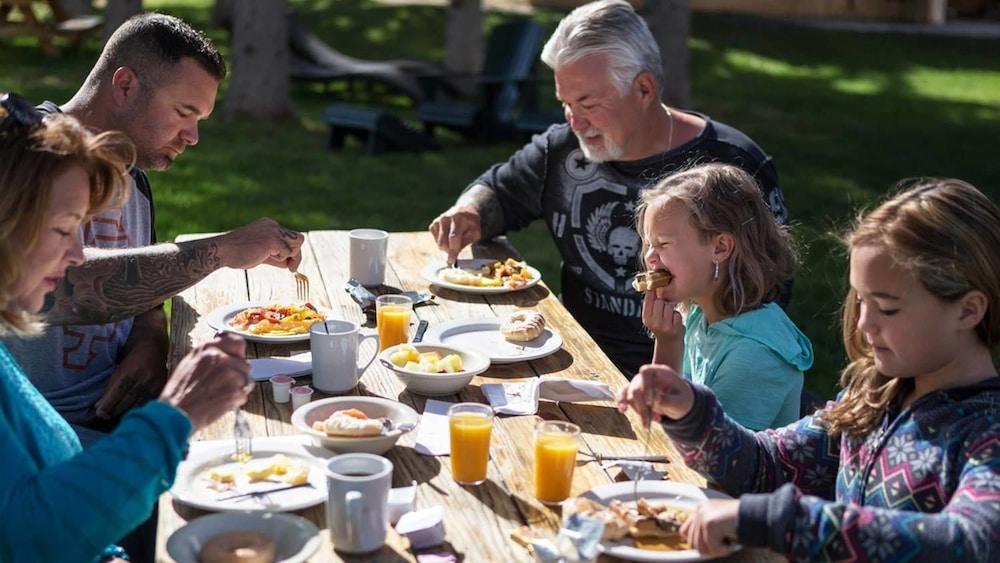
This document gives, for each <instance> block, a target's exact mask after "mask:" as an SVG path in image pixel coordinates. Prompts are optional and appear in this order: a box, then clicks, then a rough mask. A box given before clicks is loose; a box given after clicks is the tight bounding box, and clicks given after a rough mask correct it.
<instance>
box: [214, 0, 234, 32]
mask: <svg viewBox="0 0 1000 563" xmlns="http://www.w3.org/2000/svg"><path fill="white" fill-rule="evenodd" d="M210 21H211V22H212V25H214V26H215V27H221V28H222V29H225V30H227V31H232V29H233V1H232V0H215V4H213V5H212V17H211V19H210Z"/></svg>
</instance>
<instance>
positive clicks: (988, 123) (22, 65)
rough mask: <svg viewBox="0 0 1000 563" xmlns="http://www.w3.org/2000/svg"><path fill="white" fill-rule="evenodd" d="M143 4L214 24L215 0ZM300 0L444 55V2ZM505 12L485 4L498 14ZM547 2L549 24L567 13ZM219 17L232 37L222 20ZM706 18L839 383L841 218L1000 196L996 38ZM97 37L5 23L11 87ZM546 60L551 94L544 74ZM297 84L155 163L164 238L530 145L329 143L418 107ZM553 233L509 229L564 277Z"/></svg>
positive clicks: (372, 197)
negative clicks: (783, 217)
mask: <svg viewBox="0 0 1000 563" xmlns="http://www.w3.org/2000/svg"><path fill="white" fill-rule="evenodd" d="M145 5H146V7H147V8H156V9H159V10H161V11H165V12H169V13H174V14H176V15H179V16H181V17H184V18H185V19H188V20H189V21H192V22H193V23H195V24H196V25H197V26H198V27H202V28H206V27H208V24H207V20H208V7H209V6H210V2H209V1H208V0H198V1H195V0H187V1H178V0H175V1H167V0H157V1H152V0H147V1H146V2H145ZM293 5H294V6H296V7H297V8H298V9H299V10H300V12H303V13H304V14H305V16H304V18H303V21H306V22H308V26H309V27H310V28H311V29H313V30H314V31H315V32H317V33H318V34H319V35H321V36H322V37H323V38H324V39H325V40H327V41H328V42H329V43H330V44H331V45H333V46H335V47H336V48H338V49H340V50H342V51H344V52H347V53H349V54H351V55H355V56H359V57H367V58H392V57H411V58H425V59H440V57H441V56H442V50H443V47H442V43H443V41H442V39H441V38H442V37H443V29H444V14H443V10H442V9H441V8H436V7H428V6H411V7H399V6H391V7H390V6H384V5H380V4H375V3H373V2H370V1H366V0H353V1H346V0H345V1H316V2H304V1H297V2H293ZM504 17H506V16H504V15H502V14H490V15H489V17H488V19H487V23H488V25H494V24H495V23H496V22H498V21H501V20H502V19H503V18H504ZM536 17H538V18H539V19H540V20H541V21H543V22H544V23H545V24H546V25H547V26H548V27H549V28H550V29H551V28H553V27H554V25H555V22H556V21H558V18H559V17H560V14H558V13H555V12H543V13H540V14H537V15H536ZM211 35H212V36H213V37H214V38H216V40H217V41H218V42H219V43H220V44H221V45H226V42H227V38H226V35H225V33H224V32H222V31H220V30H211ZM693 35H694V36H693V38H692V39H691V42H690V46H691V49H692V61H691V71H692V80H693V89H694V93H695V94H694V95H695V108H696V109H698V110H699V111H702V112H705V113H707V114H709V115H711V116H712V117H713V118H715V119H718V120H721V121H725V122H728V123H730V124H732V125H735V126H737V127H739V128H740V129H742V130H743V131H745V132H746V133H748V134H749V135H750V136H752V137H753V138H754V139H755V140H757V141H758V143H760V144H761V145H762V146H763V147H764V148H765V150H767V151H768V152H769V153H770V154H771V155H772V156H773V157H774V159H775V161H776V163H777V165H778V170H779V173H780V175H781V180H782V185H783V188H784V190H785V195H786V197H787V200H788V203H789V205H790V208H791V211H792V215H793V219H794V220H795V222H796V234H797V240H798V241H799V244H800V247H801V248H800V250H801V254H802V259H803V263H802V266H801V269H800V271H799V273H798V277H797V281H796V285H795V294H794V298H793V302H792V306H791V308H790V314H791V315H792V317H793V319H794V320H795V321H796V322H797V323H798V324H799V325H800V326H801V327H802V329H803V330H804V331H805V332H806V333H807V334H808V335H809V336H810V337H811V338H812V340H813V343H814V346H815V349H816V366H815V367H814V369H813V370H812V372H810V373H809V374H807V376H806V382H807V386H808V387H809V388H810V389H811V390H813V391H814V392H816V393H818V394H820V395H822V396H825V397H832V395H833V393H834V392H835V382H836V376H837V371H838V370H839V368H840V367H841V366H842V364H843V353H842V346H841V344H840V338H839V327H838V307H839V304H840V299H841V296H842V294H843V290H844V284H845V280H846V273H845V269H844V264H845V260H844V258H843V256H842V253H841V252H840V250H839V248H838V246H837V244H836V242H835V240H834V238H833V237H831V236H829V234H830V233H832V232H835V231H837V230H838V229H840V228H842V227H843V226H844V225H846V223H847V222H848V220H849V219H850V217H851V216H852V214H853V213H854V211H855V210H857V209H858V208H859V207H860V206H863V205H867V204H870V203H871V202H873V201H874V200H875V199H876V198H878V197H879V196H881V195H882V194H884V193H886V191H887V190H888V188H889V187H890V186H891V185H892V184H893V183H894V182H896V181H897V180H899V179H901V178H904V177H912V176H918V175H945V176H957V177H960V178H963V179H966V180H968V181H971V182H972V183H974V184H976V185H977V186H979V187H980V188H982V189H984V190H985V191H987V192H988V193H990V194H991V195H992V196H993V197H994V198H998V197H1000V188H998V186H997V181H998V178H1000V163H998V162H1000V159H998V157H997V152H996V151H997V149H996V146H997V138H998V137H1000V58H998V57H996V53H997V52H1000V41H995V40H994V41H989V40H957V39H942V38H930V37H914V36H900V35H858V34H850V33H840V32H826V31H817V30H812V29H798V28H790V27H785V26H780V27H779V26H771V25H765V24H762V23H759V22H755V21H753V20H750V21H748V20H745V19H744V20H737V19H731V18H727V17H722V16H708V15H701V14H698V15H696V16H695V18H694V33H693ZM96 53H97V45H96V43H93V42H92V43H91V44H89V45H88V46H87V47H86V48H85V49H84V50H83V51H82V52H79V53H73V52H67V53H64V54H63V55H62V56H61V57H59V58H56V59H48V58H45V57H42V56H41V55H39V54H38V51H37V48H36V46H35V45H34V43H33V42H32V41H30V40H24V39H19V40H11V39H2V40H0V90H6V89H9V90H14V91H19V92H21V93H23V94H25V95H27V96H28V97H30V98H31V99H33V100H38V101H40V100H43V99H51V100H54V101H57V102H63V101H65V100H67V99H68V98H69V96H70V95H71V94H72V93H73V91H74V90H75V88H76V85H77V84H78V83H79V82H81V81H82V79H83V78H84V76H85V75H86V72H87V71H88V70H89V67H90V64H91V63H92V61H93V59H94V58H95V56H96ZM539 76H540V77H542V88H543V90H544V91H545V92H546V94H545V96H546V97H551V78H550V76H549V74H548V73H547V72H544V71H543V72H540V73H539ZM223 95H224V94H223ZM293 95H294V99H295V103H296V105H297V108H298V110H299V116H300V119H299V120H298V121H295V122H290V123H282V124H256V123H228V124H227V123H223V122H222V121H221V120H220V119H218V118H212V119H211V120H209V121H208V122H207V123H206V124H205V125H204V127H203V129H202V135H201V143H200V144H199V146H198V147H195V148H193V149H191V150H190V151H189V152H188V153H185V155H184V157H183V158H182V159H181V160H179V161H178V162H177V164H176V165H175V166H174V168H173V169H171V170H170V172H168V173H165V174H155V175H153V176H152V181H153V185H154V191H155V196H156V202H157V230H158V233H159V235H160V237H161V239H164V240H165V239H169V238H172V237H174V236H175V235H177V234H179V233H186V232H198V231H215V230H222V229H226V228H227V227H232V226H235V225H238V224H242V223H245V222H248V221H250V220H252V219H253V218H255V217H258V216H260V215H269V216H271V217H275V218H277V219H278V220H280V221H282V222H283V223H286V224H288V225H290V226H292V227H295V228H299V229H303V230H307V229H321V228H337V229H344V228H351V227H358V226H371V227H381V228H386V229H391V230H419V229H423V228H425V227H426V226H427V223H428V222H429V221H430V220H431V219H432V218H433V217H434V216H435V215H436V214H437V213H438V212H439V211H440V210H442V209H444V208H445V207H447V206H448V205H449V204H450V203H451V202H452V201H453V200H454V197H455V195H456V194H457V192H458V191H459V190H460V189H461V188H463V187H464V186H465V185H466V184H467V182H468V181H470V180H471V179H473V178H475V177H476V176H477V175H478V174H479V173H480V172H482V171H483V170H484V169H485V168H486V167H487V166H489V165H490V164H492V163H493V162H496V161H498V160H502V159H505V158H506V157H507V156H508V155H509V154H510V153H511V152H512V151H513V150H515V149H516V148H517V146H519V145H518V144H517V143H514V142H510V143H501V144H496V145H489V146H469V145H467V144H465V143H463V142H461V141H460V140H459V139H458V138H454V137H453V138H450V139H448V140H447V148H446V150H444V151H440V152H429V153H423V154H390V155H384V156H379V157H370V156H367V155H365V154H364V153H363V151H362V150H361V147H360V145H358V144H352V145H350V146H348V147H347V148H346V149H344V150H341V151H337V152H331V151H329V150H326V149H325V147H324V144H325V139H326V131H325V129H324V128H323V126H322V123H321V122H320V115H321V112H322V109H323V107H324V106H325V105H326V104H327V103H328V102H330V101H331V100H334V99H336V100H352V101H354V102H360V103H380V104H386V105H389V106H391V107H393V108H394V111H398V112H400V113H403V114H405V113H406V112H407V111H409V110H410V109H411V108H409V107H408V106H407V105H406V102H405V100H402V99H400V98H395V97H392V96H386V95H383V94H380V93H379V92H378V91H375V92H372V91H369V90H362V91H361V92H360V93H359V92H357V91H355V92H354V93H353V94H352V93H351V91H349V90H348V88H347V87H346V86H345V85H341V86H339V88H338V89H335V90H334V91H333V92H332V93H331V92H323V91H321V89H319V88H315V87H307V86H302V85H296V86H295V87H294V90H293ZM548 103H550V104H552V106H551V107H553V108H554V107H555V105H554V102H552V101H550V102H548ZM220 104H221V101H220ZM547 237H548V235H547V232H546V231H545V229H544V227H543V226H542V225H541V224H538V225H536V226H535V227H534V228H532V229H531V230H530V231H529V232H525V233H518V234H515V235H514V236H513V239H514V241H515V244H517V246H518V247H519V248H520V249H521V250H522V251H523V252H524V254H525V255H526V256H527V257H528V258H529V260H531V261H532V262H534V263H537V264H539V265H540V266H541V268H542V270H543V273H544V275H545V278H546V281H547V282H549V283H550V285H553V286H556V287H558V283H559V277H558V257H557V256H556V254H555V252H554V250H553V247H552V246H551V244H549V243H548V242H547Z"/></svg>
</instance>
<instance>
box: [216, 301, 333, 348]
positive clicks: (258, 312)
mask: <svg viewBox="0 0 1000 563" xmlns="http://www.w3.org/2000/svg"><path fill="white" fill-rule="evenodd" d="M327 317H329V314H328V312H323V311H320V310H319V309H317V308H316V307H315V306H314V305H313V304H312V303H298V304H293V303H260V302H252V303H235V304H233V305H226V306H223V307H219V308H218V309H215V310H214V311H212V312H211V313H209V314H208V325H209V326H210V327H212V328H214V329H215V330H219V331H226V332H233V333H236V334H239V335H240V336H242V337H243V338H245V339H247V340H250V341H253V342H268V343H272V344H280V343H285V342H308V341H309V327H310V326H312V324H313V323H318V322H320V321H323V320H326V319H327Z"/></svg>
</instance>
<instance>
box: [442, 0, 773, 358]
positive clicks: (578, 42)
mask: <svg viewBox="0 0 1000 563" xmlns="http://www.w3.org/2000/svg"><path fill="white" fill-rule="evenodd" d="M542 61H543V62H545V64H546V65H548V66H549V67H550V68H552V69H553V71H554V73H555V82H556V97H557V98H558V99H559V101H560V102H561V103H562V105H563V108H564V111H565V115H566V123H565V124H560V125H554V126H552V127H551V128H549V130H548V131H546V132H545V133H542V134H541V135H536V136H535V137H534V138H533V139H532V140H531V142H530V143H528V144H527V145H525V146H524V147H523V148H522V149H521V150H519V151H518V152H516V153H515V154H514V155H513V156H512V157H511V158H510V159H509V160H508V161H507V162H505V163H500V164H496V165H494V166H492V167H491V168H490V169H489V170H487V171H486V172H485V173H484V174H483V175H482V176H480V177H479V178H477V179H476V180H475V181H474V182H473V183H472V184H471V185H470V186H469V187H468V188H466V190H465V191H464V192H463V194H462V195H461V196H460V197H459V199H458V201H457V202H456V203H455V205H454V206H452V207H451V208H450V209H448V210H447V211H445V212H444V213H442V214H441V215H440V216H438V217H437V218H436V219H435V220H434V222H433V223H431V225H430V230H431V233H432V234H433V235H434V237H435V239H436V241H437V244H438V246H439V247H440V248H441V249H442V250H443V251H445V252H447V253H448V260H449V262H450V261H452V260H453V259H454V258H455V257H456V256H457V255H458V253H459V251H460V250H461V249H462V248H464V247H465V246H467V245H469V244H472V243H474V242H477V241H479V240H482V239H489V238H492V237H494V236H497V235H499V234H502V233H505V232H507V231H511V230H517V229H520V228H523V227H525V226H527V225H528V224H529V223H531V222H532V221H534V220H535V219H539V218H542V219H544V220H545V222H546V224H547V225H548V227H549V231H550V232H551V233H552V236H553V237H554V240H555V242H556V246H557V247H558V248H559V252H560V254H561V255H562V260H563V265H562V296H561V297H562V301H563V304H564V305H565V306H566V308H567V309H568V310H569V311H570V312H571V313H572V314H573V316H574V317H575V318H576V319H577V320H578V321H579V322H580V324H581V325H583V327H584V328H585V329H586V330H587V331H588V332H589V333H590V335H591V336H592V337H593V338H594V340H596V341H597V343H598V344H599V345H600V346H601V348H602V349H603V350H604V352H605V353H607V354H608V356H609V357H610V358H611V359H612V360H613V361H614V362H615V364H616V365H617V366H618V367H619V368H620V369H621V370H622V371H623V372H624V373H625V374H626V375H627V376H629V377H631V376H632V374H634V373H635V372H636V371H637V370H638V368H639V366H640V365H642V364H644V363H648V362H649V361H650V359H651V358H652V351H653V346H652V342H651V341H650V339H649V337H648V336H647V332H646V330H645V328H644V327H643V325H642V296H641V295H640V294H638V293H636V292H634V291H632V290H631V287H630V282H631V279H632V277H633V275H634V274H635V273H636V270H637V269H639V268H640V267H641V258H642V257H641V254H640V251H641V248H640V244H639V243H638V237H637V236H636V237H634V238H632V239H629V238H626V237H623V236H622V233H623V229H628V230H630V231H632V229H634V220H635V219H634V210H635V205H636V201H637V200H638V196H639V193H640V192H641V191H642V190H644V189H647V188H649V187H652V186H653V185H654V184H655V183H656V181H657V180H658V179H659V178H662V177H663V176H664V175H668V174H671V173H674V172H676V171H678V170H680V169H683V168H684V167H686V166H690V165H692V164H695V163H704V162H722V163H727V164H733V165H736V166H739V167H741V168H743V169H745V170H747V171H748V172H750V173H751V174H752V175H753V176H754V177H755V178H756V179H757V181H758V183H759V184H760V186H761V189H762V190H763V191H764V196H765V200H766V201H767V202H768V204H769V206H770V208H771V211H772V212H773V213H774V214H775V216H776V217H777V218H778V219H779V221H780V222H782V223H785V222H787V220H788V212H787V210H786V208H785V203H784V197H783V195H782V193H781V189H780V188H779V187H778V177H777V171H776V170H775V168H774V165H773V163H772V162H771V158H770V157H769V156H767V154H765V153H764V151H763V150H761V148H760V147H758V146H757V145H756V144H755V143H754V142H753V141H752V140H751V139H750V138H749V137H747V136H746V135H744V134H743V133H741V132H740V131H738V130H736V129H734V128H732V127H729V126H728V125H725V124H722V123H719V122H717V121H713V120H712V119H711V118H709V117H708V116H706V115H704V114H700V113H696V112H691V111H682V110H679V109H676V108H670V107H667V106H666V105H664V104H663V103H661V102H660V92H661V89H662V85H663V76H662V72H663V71H662V68H663V67H662V64H661V61H660V52H659V49H658V48H657V45H656V42H655V40H654V39H653V36H652V34H651V33H650V31H649V28H648V27H647V25H646V23H645V21H643V19H642V18H641V17H640V16H639V15H638V14H636V13H635V11H634V10H633V9H632V7H631V6H630V5H629V4H628V3H627V2H624V1H623V0H601V1H599V2H593V3H590V4H586V5H584V6H581V7H580V8H577V9H576V10H574V11H573V12H571V13H570V14H569V15H568V16H566V17H565V18H564V19H563V20H562V21H561V22H560V23H559V26H558V28H557V29H556V31H555V33H553V34H552V37H551V38H549V40H548V42H547V43H546V45H545V48H544V49H543V51H542ZM632 232H634V231H632Z"/></svg>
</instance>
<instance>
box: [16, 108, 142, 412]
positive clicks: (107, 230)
mask: <svg viewBox="0 0 1000 563" xmlns="http://www.w3.org/2000/svg"><path fill="white" fill-rule="evenodd" d="M39 109H40V110H42V111H43V112H46V113H55V112H57V111H58V107H56V106H55V104H51V103H50V102H46V103H45V104H42V105H41V106H39ZM131 174H132V190H131V193H130V194H129V197H128V200H127V201H126V202H125V205H124V207H122V208H119V209H110V210H107V211H104V212H101V213H99V214H97V215H95V216H94V217H93V218H92V219H91V220H90V221H89V222H88V223H86V224H85V225H84V226H83V228H82V229H81V236H82V238H83V245H84V246H86V247H96V248H133V247H137V246H147V245H150V244H153V243H154V242H156V237H155V234H154V231H153V201H152V194H151V192H150V189H149V180H148V179H147V178H146V175H145V174H144V173H143V172H142V171H141V170H139V169H133V171H132V173H131ZM55 195H56V197H58V194H55ZM131 331H132V319H131V318H128V319H124V320H121V321H118V322H114V323H108V324H102V325H71V326H48V327H46V328H45V331H44V332H43V333H42V334H40V335H38V336H36V337H9V336H8V337H6V338H4V344H6V345H7V348H8V349H9V350H10V352H11V354H12V355H13V356H14V358H15V359H17V361H18V363H20V364H21V366H22V367H23V368H24V371H25V373H27V375H28V378H29V379H30V380H31V382H32V383H33V384H34V385H35V387H37V388H38V390H39V391H41V393H42V395H44V396H45V398H46V399H48V401H49V402H50V403H51V404H52V406H53V407H55V409H56V410H57V411H59V413H60V414H62V415H63V416H64V417H65V418H66V420H68V421H69V422H70V423H73V424H83V425H86V424H89V423H91V422H93V421H94V419H95V417H96V412H95V410H94V404H95V403H96V402H97V401H98V399H100V398H101V396H102V395H103V394H104V391H105V389H106V388H107V385H108V380H109V379H110V378H111V374H113V373H114V371H115V368H116V367H117V366H118V360H119V354H120V352H121V348H122V346H123V345H124V344H125V341H126V340H127V339H128V337H129V334H130V333H131Z"/></svg>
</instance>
